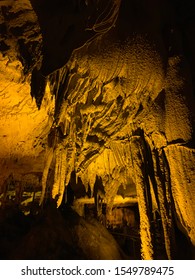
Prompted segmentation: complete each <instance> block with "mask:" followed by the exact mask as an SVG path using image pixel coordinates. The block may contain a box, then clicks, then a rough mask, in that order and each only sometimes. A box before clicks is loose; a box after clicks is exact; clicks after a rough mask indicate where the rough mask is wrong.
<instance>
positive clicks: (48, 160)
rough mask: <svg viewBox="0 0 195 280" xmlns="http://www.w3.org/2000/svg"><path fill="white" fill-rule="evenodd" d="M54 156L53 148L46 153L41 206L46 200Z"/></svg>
mask: <svg viewBox="0 0 195 280" xmlns="http://www.w3.org/2000/svg"><path fill="white" fill-rule="evenodd" d="M53 156H54V151H53V147H49V148H48V151H47V153H46V162H45V167H44V170H43V175H42V193H41V198H40V205H41V204H42V203H43V201H44V198H45V192H46V188H47V177H48V173H49V168H50V166H51V162H52V159H53Z"/></svg>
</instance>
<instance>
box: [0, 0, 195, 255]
mask: <svg viewBox="0 0 195 280" xmlns="http://www.w3.org/2000/svg"><path fill="white" fill-rule="evenodd" d="M54 2H55V4H54ZM0 10H1V12H0V31H1V33H0V51H1V53H0V98H1V104H0V106H1V109H0V170H1V173H0V184H1V194H3V193H4V191H5V185H6V183H5V182H8V180H11V179H9V178H14V180H15V181H17V182H24V184H25V183H28V182H31V183H32V184H34V185H37V186H39V187H40V186H41V189H42V191H41V194H40V195H39V197H40V203H43V202H44V200H45V195H46V193H47V188H48V185H49V187H50V189H51V196H52V197H53V198H54V199H56V201H57V205H58V206H60V204H61V203H62V199H63V195H64V192H65V188H66V186H68V184H69V182H70V180H71V174H72V173H73V172H74V173H75V176H76V181H78V180H81V181H82V184H83V185H84V187H85V188H86V192H87V191H88V190H89V189H90V193H91V196H93V194H94V192H96V194H97V193H98V195H99V196H100V197H101V199H103V200H104V201H105V203H106V204H107V205H108V206H109V209H111V208H112V205H113V201H114V199H115V198H116V195H117V193H118V190H119V188H123V189H128V190H129V192H130V196H132V197H135V196H137V201H138V204H139V211H140V213H142V214H140V217H141V218H140V219H141V229H142V230H143V231H144V229H146V228H147V227H149V219H148V216H147V212H148V211H150V213H154V212H155V211H158V212H159V213H160V215H161V218H162V220H163V221H164V222H163V230H164V234H165V237H166V238H167V243H166V246H167V247H166V250H167V254H168V255H169V256H170V255H171V249H170V248H171V245H170V244H171V242H172V240H171V228H172V215H173V213H172V210H173V209H172V207H171V206H170V205H171V204H173V205H174V211H175V213H176V217H177V222H178V224H179V226H180V228H181V229H182V231H183V232H184V233H185V234H186V235H187V236H188V237H189V239H190V241H191V243H192V244H193V245H194V246H195V217H194V216H195V203H194V202H195V201H194V197H195V169H194V163H195V150H194V112H195V110H194V107H195V106H194V87H195V84H194V78H195V68H194V67H195V52H194V47H195V38H194V28H195V10H193V8H192V5H191V1H186V4H184V3H183V2H181V1H174V0H172V1H161V0H158V1H148V0H141V1H134V0H131V1H130V0H129V1H128V0H110V1H106V4H105V1H103V0H99V1H98V0H96V1H92V0H89V1H87V0H85V1H84V0H80V1H79V0H75V1H70V0H67V1H62V0H56V1H51V0H41V1H38V0H31V1H29V0H19V1H14V0H5V1H0ZM51 178H52V179H51ZM97 178H100V179H101V184H102V186H103V189H102V190H96V189H94V187H95V185H96V184H95V183H96V179H97ZM51 182H52V183H51ZM146 189H149V192H150V194H151V197H150V202H149V206H148V205H147V203H146V202H145V201H146V191H145V190H146ZM148 209H149V210H148ZM144 234H145V235H143V236H145V237H144V238H145V240H147V242H150V239H151V238H152V237H151V236H150V235H151V234H150V232H147V230H146V232H145V233H144ZM147 242H146V243H145V244H146V245H143V248H142V249H143V252H144V254H145V258H150V257H151V255H152V252H151V250H150V249H148V247H147ZM144 246H146V247H147V248H145V247H144Z"/></svg>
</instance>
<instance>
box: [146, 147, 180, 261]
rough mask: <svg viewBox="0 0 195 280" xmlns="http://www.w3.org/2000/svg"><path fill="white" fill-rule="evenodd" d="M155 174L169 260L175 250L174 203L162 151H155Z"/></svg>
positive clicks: (153, 154)
mask: <svg viewBox="0 0 195 280" xmlns="http://www.w3.org/2000/svg"><path fill="white" fill-rule="evenodd" d="M152 156H153V163H154V173H155V179H156V182H157V193H158V200H159V208H160V215H161V219H162V226H163V233H164V240H165V248H166V253H167V257H168V259H172V258H173V255H174V253H175V252H174V250H175V240H174V231H173V217H172V210H171V208H172V206H171V205H172V201H171V194H170V186H169V177H168V174H167V171H166V170H165V168H166V167H165V164H166V163H165V162H164V156H163V152H162V150H160V149H159V150H158V151H156V152H155V151H153V153H152Z"/></svg>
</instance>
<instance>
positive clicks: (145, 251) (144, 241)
mask: <svg viewBox="0 0 195 280" xmlns="http://www.w3.org/2000/svg"><path fill="white" fill-rule="evenodd" d="M130 143H131V154H132V164H133V172H134V174H135V183H136V191H137V198H138V207H139V213H140V236H141V247H142V248H141V251H142V252H141V253H142V258H143V259H145V260H150V259H153V255H154V251H153V245H152V235H151V227H150V220H149V214H148V207H147V197H146V188H147V186H146V180H145V174H144V155H143V147H142V145H141V143H140V137H139V136H134V137H132V138H131V142H130Z"/></svg>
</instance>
